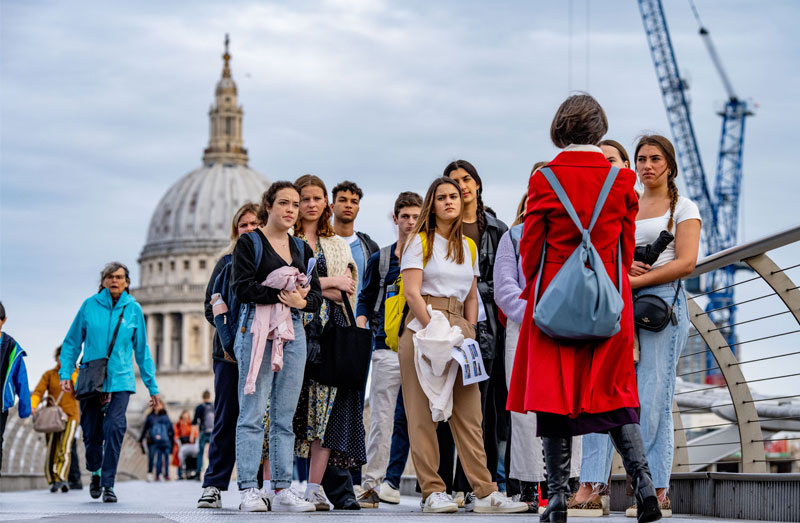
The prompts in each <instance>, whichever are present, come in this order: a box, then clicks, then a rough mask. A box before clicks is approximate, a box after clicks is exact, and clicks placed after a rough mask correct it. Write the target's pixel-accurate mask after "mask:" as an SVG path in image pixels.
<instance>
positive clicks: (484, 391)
mask: <svg viewBox="0 0 800 523" xmlns="http://www.w3.org/2000/svg"><path fill="white" fill-rule="evenodd" d="M442 176H445V177H447V178H452V179H453V180H455V181H456V182H457V183H458V185H459V188H460V189H461V197H462V199H463V202H464V215H463V228H464V235H465V236H467V237H468V238H470V239H471V240H472V241H473V242H474V243H475V245H477V246H478V253H479V263H478V266H479V271H480V274H479V275H478V323H477V325H478V332H477V333H476V337H475V339H476V340H477V341H478V343H479V344H480V348H481V356H482V358H483V364H484V366H485V367H486V372H487V373H488V374H489V376H490V378H489V379H488V380H485V381H482V382H480V384H479V389H480V391H481V412H482V413H483V418H484V431H483V446H484V450H485V451H486V457H487V464H488V466H489V471H490V472H491V473H492V479H493V480H497V461H498V455H497V453H498V451H497V439H498V438H497V428H496V427H497V426H498V424H500V425H503V426H506V425H507V424H508V423H507V421H504V420H503V419H502V418H503V417H504V416H507V414H506V412H505V411H504V410H501V411H498V409H497V407H496V404H497V400H496V398H497V397H499V398H501V399H500V401H503V399H504V398H505V396H506V393H507V391H506V386H505V381H504V372H503V362H502V354H503V343H504V340H505V329H504V328H503V325H502V323H500V320H499V317H498V315H497V305H495V302H494V260H495V253H496V252H497V246H498V244H499V243H500V237H501V236H502V235H503V234H504V233H505V232H506V231H507V230H508V227H506V224H505V223H503V222H502V221H500V220H498V219H497V216H495V214H494V211H493V210H491V209H490V208H488V207H486V206H485V205H484V204H483V197H482V194H483V181H482V180H481V177H480V175H479V174H478V170H477V169H476V168H475V166H474V165H472V164H471V163H470V162H468V161H466V160H456V161H454V162H450V163H449V164H448V165H447V167H445V168H444V173H443V174H442ZM498 358H500V363H498V364H497V365H495V362H496V360H497V359H498ZM495 367H496V369H495ZM438 430H439V441H440V442H441V443H443V444H444V443H445V442H447V446H449V447H450V448H451V449H452V448H453V445H452V443H450V442H452V440H453V436H452V434H450V426H449V425H446V424H442V425H441V426H440V427H439V429H438ZM442 450H443V452H442V458H443V459H442V462H441V464H440V467H439V471H440V474H442V475H443V477H444V479H445V483H446V484H448V487H450V486H452V489H453V490H455V491H459V492H465V493H466V495H465V499H464V504H465V505H467V506H471V504H472V502H473V501H474V499H473V498H474V495H473V494H472V493H471V490H472V489H471V488H470V485H469V482H468V481H467V478H466V476H465V475H464V470H463V468H462V466H461V460H457V463H456V469H455V471H456V472H455V477H454V478H453V481H452V485H450V482H449V481H448V480H449V479H450V476H451V473H450V471H452V470H453V462H452V460H453V454H452V451H450V452H447V451H445V449H442Z"/></svg>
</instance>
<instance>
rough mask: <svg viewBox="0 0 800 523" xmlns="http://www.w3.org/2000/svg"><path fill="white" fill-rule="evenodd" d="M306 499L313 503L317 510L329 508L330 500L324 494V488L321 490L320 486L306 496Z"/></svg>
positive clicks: (321, 510) (323, 510)
mask: <svg viewBox="0 0 800 523" xmlns="http://www.w3.org/2000/svg"><path fill="white" fill-rule="evenodd" d="M306 501H308V502H309V503H311V504H312V505H314V508H315V509H316V510H317V512H325V511H328V510H330V509H331V505H330V502H329V501H328V498H327V497H326V496H325V490H323V488H322V487H320V488H319V490H317V491H316V492H314V493H313V494H312V495H311V497H308V498H306Z"/></svg>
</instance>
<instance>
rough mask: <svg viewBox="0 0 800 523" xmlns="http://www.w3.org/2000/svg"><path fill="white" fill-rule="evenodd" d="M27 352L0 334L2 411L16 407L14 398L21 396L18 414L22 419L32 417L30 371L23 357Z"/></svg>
mask: <svg viewBox="0 0 800 523" xmlns="http://www.w3.org/2000/svg"><path fill="white" fill-rule="evenodd" d="M23 356H25V351H24V350H22V347H20V346H19V344H18V343H17V341H16V340H15V339H14V338H12V337H11V336H9V335H8V334H6V333H5V332H0V385H2V386H3V388H2V389H1V390H0V411H1V412H5V411H7V410H8V409H10V408H11V407H13V406H14V397H15V396H19V406H18V408H17V412H18V414H19V417H20V418H27V417H28V416H30V415H31V390H30V388H29V387H28V370H27V369H26V368H25V362H24V361H23V360H22V357H23Z"/></svg>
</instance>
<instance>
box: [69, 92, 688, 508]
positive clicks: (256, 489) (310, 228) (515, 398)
mask: <svg viewBox="0 0 800 523" xmlns="http://www.w3.org/2000/svg"><path fill="white" fill-rule="evenodd" d="M607 130H608V122H607V119H606V115H605V113H604V111H603V109H602V107H601V106H600V105H599V104H598V103H597V101H596V100H594V98H592V97H591V96H589V95H586V94H578V95H573V96H570V97H569V98H568V99H567V100H566V101H564V103H563V104H562V105H561V106H560V107H559V109H558V111H557V112H556V115H555V117H554V119H553V122H552V125H551V139H552V141H553V143H554V144H555V145H556V146H557V147H558V148H560V149H562V152H561V153H559V154H558V155H557V156H556V157H555V158H554V159H553V160H551V161H550V162H537V163H536V164H535V165H534V168H533V170H532V171H531V176H530V178H529V182H528V190H527V192H526V193H525V195H524V197H523V198H522V200H521V201H520V203H519V206H518V208H517V212H516V215H515V220H514V222H513V223H512V225H511V228H510V229H509V228H508V227H507V226H506V225H505V224H504V223H503V222H502V221H501V220H500V219H498V218H497V216H496V214H495V212H494V211H493V210H492V209H491V208H489V207H487V206H486V205H485V204H484V202H483V198H482V193H483V189H484V183H483V180H482V178H481V177H480V175H479V174H478V170H477V169H476V168H475V166H474V165H472V164H471V163H469V162H467V161H465V160H457V161H454V162H451V163H450V164H448V165H447V166H446V167H445V169H444V172H443V175H442V176H441V177H439V178H436V179H435V180H433V182H432V183H431V184H430V186H429V187H428V190H427V192H426V194H425V197H424V198H422V197H421V196H420V195H418V194H416V193H414V192H403V193H401V194H400V195H399V196H398V197H397V199H396V201H395V204H394V207H393V212H392V217H393V220H394V223H395V224H396V226H397V239H396V241H395V242H393V243H392V244H390V245H387V246H384V247H382V248H380V247H379V246H378V245H376V244H375V242H374V241H372V240H371V238H370V237H369V236H368V235H367V234H365V233H363V232H358V231H356V230H355V227H354V225H355V221H356V218H357V216H358V212H359V206H360V204H361V199H362V198H363V196H364V195H363V192H362V190H361V189H360V188H359V187H358V186H357V185H356V184H355V183H352V182H349V181H346V182H342V183H340V184H338V185H336V186H335V187H333V190H332V192H331V199H330V200H329V193H328V190H327V188H326V185H325V183H324V182H323V181H322V179H320V178H319V177H317V176H314V175H310V174H308V175H304V176H301V177H300V178H298V179H297V180H295V181H293V182H292V181H278V182H275V183H273V184H272V185H271V186H270V187H269V188H268V189H267V190H266V192H264V194H263V195H262V196H261V200H260V202H259V203H258V204H255V203H247V204H245V205H244V206H242V207H241V208H240V209H239V210H238V212H237V213H236V214H235V216H234V217H233V221H232V229H231V240H232V241H231V244H230V246H229V248H228V249H227V251H226V252H225V253H224V255H223V256H222V257H221V258H220V260H219V262H218V263H217V265H216V266H215V268H214V270H213V273H212V275H211V278H210V280H209V284H208V288H207V291H206V300H205V308H206V318H207V319H208V321H209V322H211V323H212V324H213V325H215V326H216V327H217V335H215V338H214V343H213V360H214V363H213V367H214V376H215V380H214V397H215V399H214V422H213V431H212V432H211V434H210V436H209V438H208V439H209V444H210V446H209V467H208V470H207V471H206V474H205V476H204V477H203V493H202V496H201V497H200V499H199V501H198V507H200V508H218V507H221V492H222V491H225V490H227V487H228V484H229V482H230V478H231V474H232V471H233V468H234V466H235V467H236V471H237V482H238V487H239V490H240V493H241V503H240V505H239V508H240V510H242V511H269V510H272V511H291V512H303V511H320V510H330V508H331V506H333V508H335V509H360V508H377V507H378V506H379V504H380V503H381V502H385V503H397V502H399V487H400V485H399V480H400V474H401V473H402V470H403V468H404V466H405V462H406V459H407V456H408V454H409V453H410V455H411V458H412V461H413V465H414V470H415V471H416V476H417V481H418V489H419V491H420V492H421V494H422V501H421V508H422V510H423V511H424V512H432V513H442V512H455V511H457V510H458V509H459V507H464V508H465V509H466V510H473V511H475V512H484V513H513V512H526V511H537V510H539V505H540V504H541V505H542V506H543V507H544V506H545V505H546V509H545V510H544V511H543V513H542V515H541V519H542V521H551V522H559V521H566V518H567V515H570V516H601V515H603V514H607V513H608V492H609V490H608V484H609V480H610V470H611V460H612V455H613V449H614V448H616V450H617V451H618V452H619V454H620V455H621V457H622V462H623V464H624V467H625V469H626V471H627V473H628V475H629V476H630V478H631V486H632V488H633V490H634V492H635V497H636V504H635V505H634V506H633V507H631V508H630V509H629V510H628V515H629V516H633V517H637V518H638V520H639V521H654V520H656V519H659V518H660V517H662V516H669V515H670V514H671V507H670V502H669V499H668V497H667V490H668V488H669V477H670V470H671V467H672V452H673V428H672V415H671V407H672V397H673V392H674V385H675V380H676V367H677V361H678V357H679V355H680V352H681V350H682V348H683V345H684V344H685V341H686V338H687V335H688V328H689V318H688V312H687V305H686V297H685V294H684V291H683V288H682V285H681V278H682V277H685V276H686V275H688V274H689V273H690V272H691V271H692V270H693V268H694V265H695V263H696V260H697V255H698V248H699V237H700V228H701V219H700V214H699V212H698V209H697V206H696V205H695V204H694V203H693V202H691V201H690V200H688V199H687V198H685V197H683V196H680V195H679V194H678V189H677V186H676V184H675V179H676V177H677V175H678V166H677V162H676V158H675V150H674V148H673V146H672V144H671V143H670V142H669V140H668V139H667V138H664V137H663V136H658V135H647V136H642V137H641V138H640V139H639V140H638V142H637V144H636V147H635V151H634V156H633V160H631V159H630V157H629V156H628V154H627V151H626V150H625V148H624V147H623V146H622V145H621V144H620V143H618V142H616V141H614V140H608V139H606V140H603V138H604V136H605V134H606V133H607ZM632 163H633V165H632ZM631 167H634V168H635V172H634V171H633V170H631ZM637 175H638V181H639V184H638V185H639V189H638V190H637V189H636V188H635V186H636V185H637V184H636V182H637ZM664 231H666V232H667V233H668V235H669V236H671V237H672V238H674V239H673V240H671V241H670V242H669V243H668V244H667V245H666V247H664V246H663V245H662V246H661V247H660V248H659V250H658V252H654V250H655V249H653V248H651V247H652V245H651V244H653V243H654V242H655V241H656V240H657V239H658V238H659V237H662V235H663V234H662V233H664ZM661 243H663V242H661ZM581 245H582V246H583V247H584V248H588V246H591V250H592V253H593V255H594V256H595V258H593V259H596V260H597V263H596V264H595V265H601V266H594V267H592V269H593V270H595V271H599V273H606V275H607V278H608V279H610V282H611V283H612V284H613V287H614V292H615V293H616V300H617V301H619V311H618V316H617V323H616V326H615V329H614V330H613V331H611V332H610V333H606V334H602V335H598V336H592V337H587V338H569V337H564V336H561V335H558V334H554V333H553V332H551V331H550V329H549V327H545V326H544V323H543V321H542V320H541V318H542V317H543V316H542V315H543V314H544V312H542V311H541V310H540V309H542V307H537V305H538V304H539V303H541V302H542V299H543V298H544V297H545V296H547V295H548V294H550V295H552V294H554V293H558V291H559V289H558V287H559V286H560V285H561V282H563V281H564V278H559V277H558V275H559V273H560V272H561V269H562V268H564V267H565V266H567V265H569V263H568V262H569V260H571V259H572V258H573V257H574V256H572V254H573V251H576V247H579V246H581ZM640 249H641V250H642V251H643V252H644V251H645V250H646V251H647V252H648V256H644V257H643V256H640V255H639V251H640ZM587 261H589V260H587V258H583V259H582V261H581V262H580V263H579V265H580V266H585V267H589V265H591V264H589V265H587ZM600 262H601V263H600ZM573 265H574V264H573ZM595 274H597V273H595ZM601 277H602V278H605V276H602V275H601ZM128 283H129V277H128V273H127V270H126V269H125V268H124V266H122V265H121V264H112V265H109V266H108V267H106V269H105V270H104V272H103V276H102V284H101V290H100V292H99V293H98V294H97V295H95V296H93V297H91V298H89V299H88V300H87V301H86V302H85V303H84V304H83V306H82V307H81V311H80V312H79V314H78V317H77V318H76V320H75V322H74V323H73V326H72V328H71V329H70V332H69V334H68V335H67V338H66V339H65V341H64V345H63V348H62V352H61V355H60V362H61V368H60V369H61V370H60V371H59V377H60V380H61V386H62V388H63V389H64V390H65V391H66V390H71V387H72V384H73V382H72V380H71V373H72V371H73V369H74V368H75V362H76V361H77V358H78V355H79V354H80V347H81V344H83V347H84V348H83V350H84V357H83V360H84V361H87V360H91V359H95V358H98V357H108V358H109V360H108V369H109V372H108V378H107V381H106V390H105V392H106V393H107V394H104V395H102V396H98V397H96V398H92V399H90V400H82V401H81V402H80V411H81V416H82V418H81V425H82V426H84V440H85V442H86V446H87V467H88V468H89V470H90V471H92V473H93V474H95V475H96V477H97V478H98V482H97V488H98V489H99V487H100V486H102V487H103V489H104V490H103V492H104V494H107V493H108V492H111V495H112V496H113V481H114V472H115V467H116V461H115V460H116V457H118V454H119V441H120V440H121V435H120V433H119V432H118V430H119V421H118V418H113V420H114V421H111V422H109V418H110V413H113V412H115V411H118V410H120V409H121V410H122V411H124V409H125V407H126V405H127V400H128V395H129V394H130V392H132V391H133V390H134V388H133V367H132V363H131V357H132V356H133V355H135V357H136V360H137V363H138V364H139V369H140V373H141V375H142V379H143V381H144V383H145V385H146V386H147V388H148V390H149V392H150V394H151V396H152V406H153V408H154V409H155V410H156V411H157V410H158V408H159V397H158V388H157V386H156V383H155V376H154V371H153V364H152V359H151V358H150V355H149V351H148V350H147V346H146V342H145V339H146V337H145V333H144V321H143V318H142V316H141V309H140V308H139V306H138V304H136V302H135V300H134V299H133V298H132V297H130V295H129V294H128V293H127V292H126V289H127V284H128ZM548 291H551V292H549V293H548ZM641 295H655V296H657V297H659V298H661V299H662V300H663V301H664V302H665V303H666V304H667V305H669V307H670V309H669V312H670V315H671V316H670V319H671V321H669V322H667V323H666V325H665V326H663V327H661V328H660V329H650V330H648V329H640V328H635V327H634V314H633V305H632V304H633V301H634V300H635V299H636V298H637V296H641ZM565 299H566V300H567V301H569V300H570V299H578V298H577V297H574V298H573V297H570V296H567V297H566V298H565ZM551 301H552V300H551ZM353 311H355V312H353ZM118 315H119V318H120V321H121V324H122V325H123V328H124V329H125V331H124V336H123V335H120V336H119V337H117V343H116V346H114V347H113V352H112V351H111V350H110V349H109V341H110V340H111V333H112V332H113V331H114V325H115V324H116V323H117V316H118ZM123 318H124V320H125V321H122V319H123ZM353 319H355V323H356V325H357V327H359V328H364V329H366V328H369V329H371V331H372V347H371V370H370V373H371V379H370V386H369V387H370V389H369V407H370V416H369V423H368V425H369V426H368V427H366V428H365V427H364V418H363V411H364V401H365V392H366V390H365V388H366V384H361V386H360V387H359V386H352V387H350V386H348V387H345V386H332V385H328V384H325V383H323V381H325V380H322V379H320V378H318V376H317V374H316V373H315V372H311V370H310V369H311V368H312V367H313V365H312V363H313V361H314V359H315V357H316V356H317V355H318V354H320V353H321V352H322V353H324V352H325V351H326V350H330V347H328V346H326V345H327V344H329V343H331V340H332V339H333V337H332V336H329V335H326V333H327V332H329V331H330V330H331V329H336V328H344V327H348V326H350V327H352V320H353ZM576 321H577V320H576ZM442 325H444V326H445V327H446V330H448V332H449V334H448V336H452V337H453V338H452V339H457V340H459V342H462V341H463V340H465V339H467V340H469V339H471V340H475V342H476V344H477V346H478V347H479V352H480V358H481V359H482V363H483V367H482V370H483V371H485V374H486V375H487V376H488V379H484V380H483V381H480V382H478V383H472V382H471V381H470V384H465V379H466V378H467V377H468V376H466V375H465V374H466V372H467V371H466V370H461V368H460V367H459V366H458V363H457V362H456V361H455V360H453V359H451V358H450V357H449V356H443V354H444V352H442V351H441V350H440V351H439V352H437V344H436V341H437V338H436V336H440V335H442V334H441V333H442V332H443V331H442ZM95 329H97V330H101V331H102V335H100V334H98V335H97V336H96V338H93V336H92V333H93V332H94V330H95ZM111 345H112V346H113V345H114V344H113V341H112V342H111ZM439 345H441V344H439ZM451 345H452V344H451ZM451 348H452V346H451V347H448V348H447V355H449V354H450V352H449V351H450V349H451ZM106 351H108V352H109V353H110V354H111V355H110V356H107V354H106ZM123 360H124V361H125V362H126V363H125V365H126V366H123V363H122V362H123ZM123 368H124V369H125V370H123ZM476 368H477V367H476ZM462 373H463V374H462ZM509 412H510V413H511V414H510V416H509ZM121 419H122V424H123V427H122V428H123V431H124V416H123V417H122V418H121ZM104 420H105V422H104ZM499 427H502V428H503V430H502V433H501V430H500V429H499ZM365 435H366V438H365ZM498 440H503V441H507V442H508V443H507V445H505V447H503V446H502V445H499V444H498ZM503 449H504V450H505V452H503ZM573 457H574V459H573ZM295 464H297V465H298V468H301V467H302V468H305V467H307V483H306V489H305V492H295V491H294V490H293V489H292V488H291V484H292V479H293V473H294V467H295ZM362 471H363V474H362ZM95 475H93V476H92V479H93V485H94V478H95ZM578 477H579V478H580V485H579V487H578V488H577V489H576V491H575V492H573V491H572V490H573V489H571V488H570V481H569V480H570V478H578ZM498 480H503V481H504V483H505V492H501V491H500V489H498ZM540 492H541V498H542V499H541V503H540V499H539V497H540V494H539V493H540ZM93 495H94V494H93ZM545 497H546V498H547V502H546V503H545ZM540 512H541V511H540Z"/></svg>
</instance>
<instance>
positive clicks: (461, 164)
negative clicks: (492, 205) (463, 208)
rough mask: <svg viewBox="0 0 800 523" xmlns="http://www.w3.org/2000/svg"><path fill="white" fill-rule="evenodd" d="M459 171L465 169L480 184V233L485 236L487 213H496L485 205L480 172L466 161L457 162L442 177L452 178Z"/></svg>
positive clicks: (448, 166) (478, 214)
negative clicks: (451, 175) (453, 173)
mask: <svg viewBox="0 0 800 523" xmlns="http://www.w3.org/2000/svg"><path fill="white" fill-rule="evenodd" d="M458 169H464V170H465V171H466V172H467V174H469V175H470V176H472V178H473V179H474V180H475V181H476V182H477V183H478V195H477V205H478V209H477V216H478V231H479V232H480V234H481V236H483V233H484V232H485V231H486V211H487V210H488V211H489V212H491V213H492V214H494V211H492V210H491V209H489V208H488V207H486V206H485V205H484V204H483V198H482V197H481V193H483V182H482V181H481V177H480V175H479V174H478V170H477V169H476V168H475V166H474V165H472V164H471V163H469V162H468V161H466V160H456V161H454V162H450V163H449V164H447V167H445V168H444V172H443V173H442V176H444V177H445V178H450V173H452V172H453V171H455V170H458Z"/></svg>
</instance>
